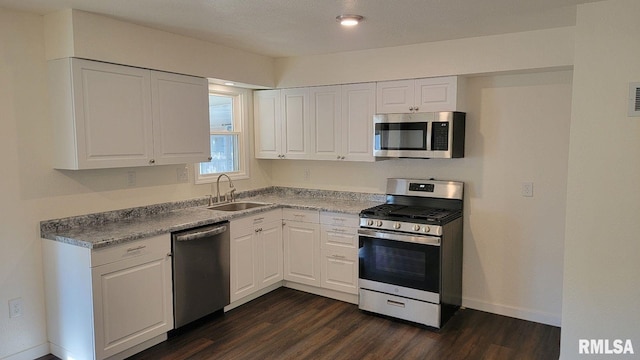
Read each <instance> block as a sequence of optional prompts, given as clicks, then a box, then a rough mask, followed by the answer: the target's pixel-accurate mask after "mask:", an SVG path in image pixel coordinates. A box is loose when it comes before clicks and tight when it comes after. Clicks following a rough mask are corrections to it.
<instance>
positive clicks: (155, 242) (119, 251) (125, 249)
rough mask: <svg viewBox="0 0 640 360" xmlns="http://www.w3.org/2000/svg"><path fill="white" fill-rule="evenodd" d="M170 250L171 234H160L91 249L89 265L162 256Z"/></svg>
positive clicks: (94, 265)
mask: <svg viewBox="0 0 640 360" xmlns="http://www.w3.org/2000/svg"><path fill="white" fill-rule="evenodd" d="M169 252H171V235H170V234H162V235H158V236H153V237H148V238H144V239H140V240H135V241H130V242H127V243H125V244H122V245H115V246H110V247H107V248H104V249H98V250H94V251H91V267H96V266H100V265H104V264H109V263H112V262H116V261H121V260H125V259H132V258H136V257H141V256H145V255H146V256H151V257H155V256H158V257H163V256H166V255H167V254H168V253H169Z"/></svg>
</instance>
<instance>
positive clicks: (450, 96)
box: [376, 76, 463, 114]
mask: <svg viewBox="0 0 640 360" xmlns="http://www.w3.org/2000/svg"><path fill="white" fill-rule="evenodd" d="M462 81H463V80H462V78H460V77H458V76H445V77H436V78H425V79H415V80H395V81H383V82H379V83H378V84H377V91H376V112H377V113H378V114H391V113H410V112H438V111H461V108H462V104H461V103H462V101H461V100H462V88H463V86H461V85H462V83H461V82H462Z"/></svg>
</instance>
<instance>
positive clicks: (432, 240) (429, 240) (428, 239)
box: [358, 228, 440, 246]
mask: <svg viewBox="0 0 640 360" xmlns="http://www.w3.org/2000/svg"><path fill="white" fill-rule="evenodd" d="M358 235H362V236H366V237H370V238H376V239H384V240H394V241H403V242H410V243H415V244H424V245H434V246H440V238H439V237H436V236H424V235H411V234H400V233H397V232H389V231H380V230H371V229H362V228H361V229H358Z"/></svg>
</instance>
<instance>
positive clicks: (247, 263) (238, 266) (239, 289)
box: [230, 224, 258, 302]
mask: <svg viewBox="0 0 640 360" xmlns="http://www.w3.org/2000/svg"><path fill="white" fill-rule="evenodd" d="M232 226H233V224H232ZM257 239H258V234H257V233H256V232H255V231H254V229H253V228H249V229H246V231H245V232H243V233H242V234H241V235H232V236H231V249H230V251H231V269H230V283H231V296H230V300H231V302H234V301H236V300H238V299H240V298H242V297H244V296H247V295H249V294H251V293H252V292H254V291H256V290H258V282H257V278H256V273H257V270H258V262H257V259H256V255H257V253H256V242H257Z"/></svg>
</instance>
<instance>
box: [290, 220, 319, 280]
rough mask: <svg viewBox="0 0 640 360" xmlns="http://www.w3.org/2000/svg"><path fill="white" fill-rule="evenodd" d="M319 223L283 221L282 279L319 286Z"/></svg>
mask: <svg viewBox="0 0 640 360" xmlns="http://www.w3.org/2000/svg"><path fill="white" fill-rule="evenodd" d="M319 227H320V225H319V224H312V223H303V222H296V221H285V225H284V227H283V235H282V237H283V239H284V279H285V280H290V281H294V282H298V283H302V284H307V285H313V286H320V230H319Z"/></svg>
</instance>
